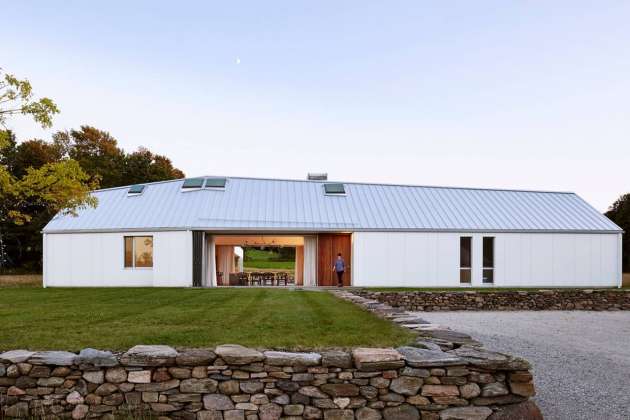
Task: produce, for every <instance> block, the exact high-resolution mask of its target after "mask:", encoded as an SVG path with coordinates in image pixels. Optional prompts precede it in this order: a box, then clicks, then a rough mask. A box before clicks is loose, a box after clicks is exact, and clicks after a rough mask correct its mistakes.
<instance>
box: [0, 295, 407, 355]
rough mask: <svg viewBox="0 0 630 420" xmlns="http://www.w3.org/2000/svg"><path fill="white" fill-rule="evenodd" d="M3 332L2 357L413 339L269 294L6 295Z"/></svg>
mask: <svg viewBox="0 0 630 420" xmlns="http://www.w3.org/2000/svg"><path fill="white" fill-rule="evenodd" d="M0 325H1V327H0V350H8V349H17V348H26V349H31V350H46V349H58V350H60V349H63V350H71V351H77V350H80V349H81V348H84V347H95V348H100V349H108V350H124V349H127V348H129V347H131V346H134V345H136V344H168V345H172V346H184V347H185V346H191V347H207V346H214V345H217V344H222V343H238V344H242V345H246V346H252V347H265V348H278V349H281V348H284V349H296V350H297V349H307V348H314V349H315V348H321V347H345V348H347V347H355V346H396V345H401V344H404V343H407V342H409V341H410V340H411V339H412V336H411V335H410V333H409V332H407V331H406V330H403V329H402V328H400V327H398V326H395V325H393V324H392V323H390V322H388V321H385V320H382V319H379V318H377V317H375V316H374V315H372V314H370V313H369V312H367V311H365V310H363V309H361V308H359V307H358V306H356V305H353V304H352V303H349V302H345V301H342V300H340V299H338V298H336V297H334V296H333V295H331V294H330V293H327V292H314V291H301V290H295V291H293V290H287V289H284V290H277V289H276V290H274V289H265V288H255V289H162V288H128V289H127V288H124V289H123V288H81V289H70V288H59V289H41V288H24V287H23V288H1V289H0Z"/></svg>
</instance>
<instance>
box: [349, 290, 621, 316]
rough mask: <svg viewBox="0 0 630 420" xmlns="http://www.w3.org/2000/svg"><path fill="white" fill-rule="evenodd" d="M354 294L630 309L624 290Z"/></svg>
mask: <svg viewBox="0 0 630 420" xmlns="http://www.w3.org/2000/svg"><path fill="white" fill-rule="evenodd" d="M353 293H355V294H356V295H358V296H362V297H364V298H368V299H374V300H378V301H379V302H382V303H386V304H388V305H390V306H393V307H399V308H404V309H406V310H409V311H521V310H526V311H542V310H583V311H619V310H626V311H627V310H630V291H628V290H623V289H601V290H587V289H566V290H564V289H554V290H531V291H529V290H528V291H502V290H496V291H495V290H493V291H488V292H477V291H466V290H462V291H454V292H412V291H409V292H375V291H369V290H360V289H359V290H353Z"/></svg>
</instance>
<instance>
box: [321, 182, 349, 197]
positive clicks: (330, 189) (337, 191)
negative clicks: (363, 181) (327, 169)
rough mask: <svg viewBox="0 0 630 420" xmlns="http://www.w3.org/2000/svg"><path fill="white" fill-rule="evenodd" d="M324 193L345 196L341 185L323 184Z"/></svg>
mask: <svg viewBox="0 0 630 420" xmlns="http://www.w3.org/2000/svg"><path fill="white" fill-rule="evenodd" d="M324 192H325V193H326V194H328V195H345V194H346V188H345V187H344V185H343V184H324Z"/></svg>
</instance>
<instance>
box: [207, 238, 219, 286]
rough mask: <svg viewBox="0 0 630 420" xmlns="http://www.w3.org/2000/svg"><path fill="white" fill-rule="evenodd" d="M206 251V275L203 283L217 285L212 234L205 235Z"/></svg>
mask: <svg viewBox="0 0 630 420" xmlns="http://www.w3.org/2000/svg"><path fill="white" fill-rule="evenodd" d="M206 238H207V240H206V242H207V250H208V251H207V252H206V275H205V276H204V277H205V284H204V286H206V287H214V286H216V285H217V267H216V254H215V249H214V247H215V245H214V236H211V235H207V236H206Z"/></svg>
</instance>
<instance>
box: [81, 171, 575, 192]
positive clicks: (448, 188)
mask: <svg viewBox="0 0 630 420" xmlns="http://www.w3.org/2000/svg"><path fill="white" fill-rule="evenodd" d="M217 177H224V178H227V179H244V180H252V181H276V182H305V183H312V184H330V183H337V184H348V185H371V186H382V187H404V188H439V189H446V190H472V191H505V192H523V193H542V194H573V195H577V194H576V193H575V192H573V191H551V190H533V189H519V188H490V187H458V186H449V185H419V184H396V183H383V182H361V181H334V180H326V181H322V180H309V179H290V178H264V177H263V178H259V177H247V176H229V175H225V176H223V175H200V176H192V177H186V178H177V179H168V180H163V181H153V182H139V183H137V184H129V185H121V186H118V187H109V188H100V189H97V190H92V191H91V192H103V191H111V190H118V189H123V188H129V187H131V186H132V185H138V184H141V185H155V184H165V183H168V182H178V181H183V180H185V179H192V178H217Z"/></svg>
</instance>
